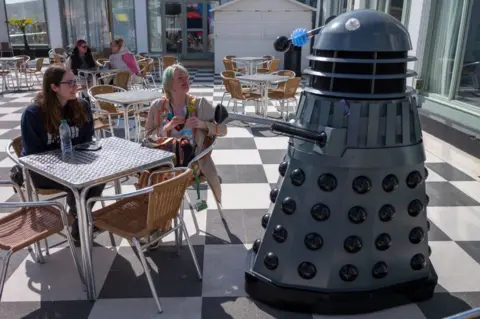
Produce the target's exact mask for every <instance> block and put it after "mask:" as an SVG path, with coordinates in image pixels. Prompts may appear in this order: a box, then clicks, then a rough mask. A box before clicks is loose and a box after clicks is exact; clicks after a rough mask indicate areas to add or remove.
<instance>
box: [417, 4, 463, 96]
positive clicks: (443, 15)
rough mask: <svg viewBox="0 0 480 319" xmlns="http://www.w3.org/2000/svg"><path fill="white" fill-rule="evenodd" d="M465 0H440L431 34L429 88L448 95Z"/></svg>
mask: <svg viewBox="0 0 480 319" xmlns="http://www.w3.org/2000/svg"><path fill="white" fill-rule="evenodd" d="M464 1H465V0H458V1H450V0H438V1H437V10H436V17H435V21H434V25H433V28H432V30H433V32H432V34H431V38H432V47H431V51H430V52H431V53H430V54H431V56H430V65H429V67H430V69H429V72H428V75H427V78H426V81H427V82H426V85H427V90H428V91H429V92H431V93H436V94H440V95H443V96H448V95H449V92H450V87H451V83H452V81H451V80H452V73H453V64H454V59H455V56H456V53H457V50H458V49H459V48H458V47H457V39H458V32H459V28H460V18H461V14H462V7H463V2H464Z"/></svg>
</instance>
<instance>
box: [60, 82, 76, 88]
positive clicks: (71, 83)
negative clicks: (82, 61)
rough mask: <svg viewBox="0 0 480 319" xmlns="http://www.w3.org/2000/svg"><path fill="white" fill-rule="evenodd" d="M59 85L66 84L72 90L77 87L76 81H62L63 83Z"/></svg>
mask: <svg viewBox="0 0 480 319" xmlns="http://www.w3.org/2000/svg"><path fill="white" fill-rule="evenodd" d="M60 84H66V85H68V86H69V87H70V88H74V87H76V86H77V81H63V82H60Z"/></svg>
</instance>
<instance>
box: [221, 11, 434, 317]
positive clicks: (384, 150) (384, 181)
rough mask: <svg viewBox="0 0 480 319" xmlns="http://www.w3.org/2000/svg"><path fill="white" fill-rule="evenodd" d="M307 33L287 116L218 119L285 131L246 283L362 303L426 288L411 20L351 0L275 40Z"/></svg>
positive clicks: (320, 300)
mask: <svg viewBox="0 0 480 319" xmlns="http://www.w3.org/2000/svg"><path fill="white" fill-rule="evenodd" d="M312 37H314V39H315V41H314V45H313V50H312V54H311V55H309V56H308V57H307V59H308V60H309V67H308V68H307V69H306V70H304V74H305V75H307V76H308V77H309V83H308V85H307V86H306V87H305V88H304V90H303V91H302V93H301V96H300V101H299V104H298V107H297V111H296V114H295V117H294V118H293V119H291V120H290V121H289V122H284V121H276V120H272V119H266V118H260V117H256V116H246V115H241V114H235V113H228V112H227V110H226V109H225V108H224V107H223V106H221V105H219V106H217V109H216V114H215V116H216V120H217V122H224V121H231V120H240V121H243V122H251V123H259V124H268V125H269V126H270V128H271V130H272V131H273V132H275V133H277V134H282V135H287V136H289V137H290V138H289V142H288V151H287V154H286V156H285V158H284V159H283V161H282V162H281V163H279V166H278V172H279V175H280V177H279V180H278V183H277V185H276V186H275V187H274V188H273V189H272V190H271V192H270V194H265V196H269V197H270V201H271V205H270V208H269V210H268V212H267V213H266V214H265V215H264V216H263V218H262V219H261V220H259V223H261V225H262V226H263V228H264V229H265V232H264V234H263V237H262V238H258V239H257V240H256V241H255V242H254V244H253V246H252V248H251V249H250V250H249V251H248V253H247V260H246V271H245V278H246V280H245V290H246V292H247V293H248V294H249V295H250V297H251V298H252V299H254V300H258V301H260V302H263V303H265V304H268V305H271V306H273V307H276V308H280V309H284V310H288V311H295V312H308V313H319V314H359V313H367V312H373V311H378V310H382V309H386V308H391V307H395V306H399V305H403V304H407V303H410V302H419V301H423V300H426V299H429V298H431V297H432V296H433V293H434V289H435V286H436V284H437V281H438V277H437V275H436V273H435V270H434V268H433V266H432V264H431V263H430V260H429V256H430V253H431V251H430V247H429V246H428V231H429V228H430V225H429V222H428V219H427V212H426V208H427V205H428V201H429V199H428V196H427V194H426V189H425V180H426V178H427V175H428V172H427V169H426V168H425V150H424V145H423V141H422V131H421V125H420V121H419V115H418V110H417V108H418V106H417V104H416V102H415V99H414V98H413V96H414V94H415V90H414V89H413V88H411V87H408V86H407V85H406V80H407V78H410V77H413V76H415V75H416V73H415V72H414V71H412V70H409V69H408V68H407V65H408V63H409V62H413V61H415V60H416V59H415V57H411V56H409V55H408V52H409V51H410V50H411V49H412V46H411V40H410V36H409V34H408V31H407V29H406V28H405V27H404V26H403V25H402V24H401V23H400V22H399V21H398V20H397V19H395V18H393V17H392V16H390V15H388V14H385V13H382V12H378V11H374V10H355V11H350V12H347V13H344V14H342V15H339V16H338V17H333V18H332V19H329V20H328V21H327V23H326V24H325V25H324V26H322V27H320V28H318V29H314V30H311V31H307V30H304V29H298V30H295V31H294V32H293V34H292V36H291V37H290V38H287V37H279V38H278V39H277V40H276V41H275V43H274V47H275V49H276V50H277V51H286V50H288V49H289V46H291V45H296V46H302V45H305V44H307V43H309V41H310V39H311V38H312Z"/></svg>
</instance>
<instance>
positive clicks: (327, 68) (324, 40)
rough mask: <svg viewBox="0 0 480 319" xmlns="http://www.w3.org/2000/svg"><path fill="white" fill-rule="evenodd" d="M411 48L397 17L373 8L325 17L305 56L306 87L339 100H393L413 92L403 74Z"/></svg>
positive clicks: (409, 73)
mask: <svg viewBox="0 0 480 319" xmlns="http://www.w3.org/2000/svg"><path fill="white" fill-rule="evenodd" d="M411 49H412V44H411V41H410V35H409V34H408V30H407V29H406V28H405V27H404V26H403V25H402V24H401V22H400V21H398V20H397V19H396V18H394V17H392V16H390V15H388V14H385V13H383V12H379V11H375V10H354V11H349V12H346V13H344V14H342V15H339V16H338V17H336V18H334V19H333V20H331V21H329V22H328V23H327V24H326V25H325V26H324V28H323V29H322V31H321V32H320V33H319V34H318V35H317V36H316V38H315V43H314V46H313V52H312V54H311V55H309V56H307V59H308V60H310V67H309V68H308V69H306V70H305V71H304V73H305V74H307V75H309V76H310V83H309V86H308V87H307V88H305V91H307V92H310V93H313V94H316V95H323V96H329V97H334V98H342V99H353V100H397V99H404V98H405V97H407V96H409V95H412V94H414V93H415V90H414V89H413V88H410V87H407V84H406V83H407V81H406V79H407V78H409V77H413V76H416V75H417V73H416V72H415V71H413V70H408V69H407V65H408V62H412V61H416V58H415V57H413V56H408V51H410V50H411Z"/></svg>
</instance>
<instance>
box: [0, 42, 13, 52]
mask: <svg viewBox="0 0 480 319" xmlns="http://www.w3.org/2000/svg"><path fill="white" fill-rule="evenodd" d="M0 50H2V51H13V49H12V47H11V46H10V43H8V42H1V43H0Z"/></svg>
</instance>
